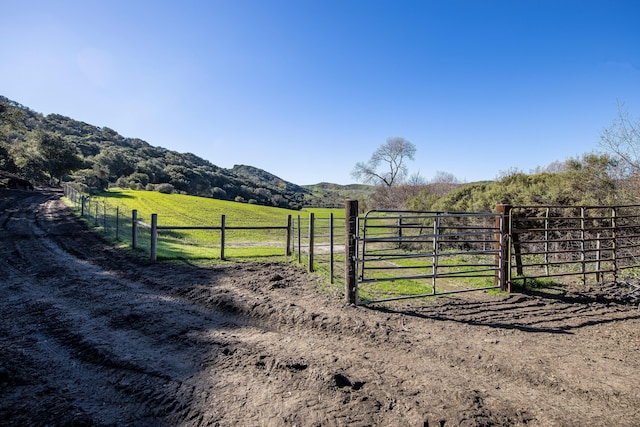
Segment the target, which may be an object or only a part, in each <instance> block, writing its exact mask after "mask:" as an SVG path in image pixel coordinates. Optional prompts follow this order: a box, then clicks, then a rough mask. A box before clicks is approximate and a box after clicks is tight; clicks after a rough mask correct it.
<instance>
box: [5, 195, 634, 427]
mask: <svg viewBox="0 0 640 427" xmlns="http://www.w3.org/2000/svg"><path fill="white" fill-rule="evenodd" d="M316 280H317V279H315V278H314V277H312V276H309V275H307V274H306V273H305V272H304V271H303V270H301V269H299V268H298V267H296V266H295V265H288V264H287V265H283V264H276V263H261V264H256V263H245V264H239V265H225V266H220V267H216V268H204V267H202V266H197V265H190V264H187V263H166V262H165V263H158V264H148V263H147V262H145V261H141V260H135V259H131V258H128V257H127V256H125V255H124V254H123V253H121V252H120V251H118V250H115V249H112V248H110V247H108V246H107V245H105V244H104V243H103V242H102V241H101V240H100V239H99V238H97V237H96V236H94V235H93V234H92V233H91V232H89V231H88V230H86V228H84V227H83V226H82V224H81V223H79V222H78V221H77V220H76V219H75V218H74V216H73V215H72V214H71V213H69V211H68V210H66V209H65V208H64V205H63V204H62V203H61V202H60V200H59V194H55V193H51V192H21V191H6V190H5V191H2V190H0V304H1V306H0V311H1V312H2V317H1V319H2V320H1V323H0V420H1V421H0V424H3V425H101V426H106V425H136V426H145V425H149V426H158V425H165V426H170V425H171V426H173V425H184V426H195V425H220V426H232V425H246V426H271V425H273V426H279V425H290V426H293V425H298V426H332V425H355V426H365V425H384V426H400V425H402V426H447V427H448V426H458V425H462V426H489V425H528V426H554V425H562V426H574V425H575V426H585V425H591V426H613V425H616V426H637V425H638V424H640V388H639V387H638V383H639V381H638V380H639V379H640V357H639V355H640V312H639V311H638V308H637V303H635V304H634V305H632V304H630V303H625V301H624V300H622V299H619V300H615V299H614V300H607V298H606V297H607V295H606V292H604V291H603V290H601V289H596V290H594V292H592V293H591V294H589V293H587V292H581V293H577V292H569V293H567V294H566V295H557V294H556V295H546V296H545V295H511V296H506V297H497V298H496V297H492V298H490V297H487V296H484V295H472V296H465V297H464V299H458V298H450V299H440V300H436V301H429V300H427V301H414V302H411V303H402V304H398V305H394V306H388V307H386V308H384V309H383V308H378V309H371V308H356V307H350V306H345V305H344V304H342V302H341V301H340V300H339V299H336V298H335V297H332V296H330V295H326V294H323V293H321V292H319V291H318V286H317V284H316ZM596 292H597V294H596ZM614 293H615V292H614ZM619 294H620V290H619V289H618V290H617V293H615V295H619Z"/></svg>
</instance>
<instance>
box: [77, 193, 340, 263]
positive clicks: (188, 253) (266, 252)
mask: <svg viewBox="0 0 640 427" xmlns="http://www.w3.org/2000/svg"><path fill="white" fill-rule="evenodd" d="M90 203H91V206H93V207H90V208H89V211H90V212H91V213H92V215H94V216H95V209H96V208H95V206H96V205H97V206H98V207H97V211H98V215H97V217H98V218H99V220H96V221H95V225H97V226H102V227H103V228H106V226H107V224H108V223H109V221H110V222H112V223H115V210H116V208H117V209H118V212H119V217H120V220H119V223H120V224H121V225H122V227H127V229H126V230H124V229H123V230H122V231H121V232H120V233H119V234H118V240H119V241H120V242H121V243H123V244H124V245H130V244H131V229H130V223H131V221H130V219H131V212H132V210H134V209H135V210H137V217H138V219H139V220H141V221H144V222H145V223H148V224H150V223H151V214H157V216H158V226H159V227H171V226H178V227H180V226H199V227H203V226H204V227H219V226H220V225H221V223H222V216H223V215H224V216H225V228H226V232H225V258H235V257H243V258H257V257H265V256H278V255H279V256H284V255H285V251H286V231H285V230H233V229H232V228H233V227H256V226H257V227H270V226H276V227H286V225H287V222H288V217H289V216H291V218H292V223H293V226H294V228H295V227H297V224H298V217H300V226H301V228H302V227H308V220H309V215H310V213H311V212H313V213H314V215H315V217H316V218H317V219H322V218H328V217H329V215H330V214H331V213H333V214H334V217H335V218H344V210H342V209H326V208H317V209H305V210H302V211H297V210H289V209H282V208H276V207H270V206H261V205H255V204H248V203H238V202H232V201H226V200H217V199H210V198H203V197H196V196H188V195H183V194H162V193H158V192H154V191H140V190H127V189H117V188H112V189H110V190H109V191H107V192H104V193H101V194H100V195H98V196H92V197H91V198H90ZM103 212H107V213H104V214H103ZM103 215H104V216H106V217H110V218H109V219H107V220H106V221H103ZM114 228H115V227H114V226H113V225H111V227H110V229H114ZM303 230H306V229H305V228H303ZM294 234H296V232H295V230H294ZM305 236H306V234H305ZM220 237H221V233H220V230H159V231H158V258H159V259H216V258H219V257H220V244H221V239H220ZM148 239H149V232H148V230H146V229H145V228H143V227H138V246H139V247H140V248H147V250H148V247H149V243H148Z"/></svg>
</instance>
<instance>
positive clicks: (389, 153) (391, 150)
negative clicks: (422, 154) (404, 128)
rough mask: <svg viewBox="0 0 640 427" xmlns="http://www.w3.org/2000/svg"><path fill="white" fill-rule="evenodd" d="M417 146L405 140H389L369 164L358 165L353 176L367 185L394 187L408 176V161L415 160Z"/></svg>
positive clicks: (377, 151) (360, 163)
mask: <svg viewBox="0 0 640 427" xmlns="http://www.w3.org/2000/svg"><path fill="white" fill-rule="evenodd" d="M415 153H416V146H415V145H414V144H413V143H411V142H409V141H407V140H406V139H404V138H400V137H394V138H387V142H385V143H384V144H382V145H381V146H380V147H379V148H378V149H377V150H376V151H375V152H374V153H373V154H372V155H371V158H370V159H369V161H368V162H367V163H364V162H358V163H356V165H355V167H354V168H353V171H352V172H351V176H352V177H353V178H354V179H356V180H358V181H362V182H364V183H367V184H375V185H383V186H385V187H393V186H394V185H396V184H400V183H402V181H403V180H404V178H405V176H406V175H407V166H406V164H405V161H406V160H413V157H414V155H415Z"/></svg>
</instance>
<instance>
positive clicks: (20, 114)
mask: <svg viewBox="0 0 640 427" xmlns="http://www.w3.org/2000/svg"><path fill="white" fill-rule="evenodd" d="M0 171H4V174H5V176H11V174H14V175H17V176H19V177H21V178H24V179H26V180H28V181H30V182H31V183H32V184H39V183H55V184H57V183H59V182H61V181H66V182H69V183H72V184H73V185H76V186H77V187H78V188H79V189H81V190H84V191H101V190H105V189H107V188H108V187H109V186H118V187H121V188H132V189H147V190H157V191H162V192H179V193H183V194H191V195H197V196H203V197H213V198H217V199H223V200H235V201H241V202H247V203H257V204H262V205H269V206H278V207H287V208H293V209H297V208H301V207H303V206H308V205H312V206H327V205H335V204H336V203H343V202H342V201H341V200H340V197H341V196H344V194H352V193H353V192H352V191H351V192H350V191H349V189H348V188H347V189H342V188H340V186H338V187H339V188H338V189H334V190H335V191H331V192H326V191H325V192H323V191H320V192H318V191H315V190H314V188H313V186H308V187H301V186H299V185H296V184H293V183H290V182H287V181H284V180H282V179H280V178H278V177H277V176H274V175H272V174H270V173H268V172H266V171H264V170H261V169H258V168H254V167H251V166H245V165H236V166H234V167H233V168H231V169H226V168H221V167H218V166H216V165H214V164H213V163H211V162H209V161H207V160H205V159H202V158H200V157H198V156H196V155H195V154H192V153H179V152H176V151H172V150H168V149H166V148H162V147H155V146H152V145H151V144H149V143H147V142H146V141H143V140H141V139H138V138H128V137H124V136H122V135H120V134H119V133H118V132H116V131H115V130H113V129H109V128H108V127H98V126H94V125H91V124H88V123H84V122H81V121H77V120H74V119H72V118H69V117H65V116H62V115H59V114H49V115H46V116H44V115H42V114H40V113H37V112H35V111H32V110H31V109H29V108H28V107H25V106H23V105H20V104H19V103H17V102H14V101H12V100H9V99H7V98H5V97H2V96H0ZM5 179H6V178H5ZM358 190H362V191H366V187H363V188H360V189H358ZM345 191H346V193H345Z"/></svg>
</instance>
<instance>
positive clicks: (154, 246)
mask: <svg viewBox="0 0 640 427" xmlns="http://www.w3.org/2000/svg"><path fill="white" fill-rule="evenodd" d="M157 251H158V214H151V249H150V252H151V261H156V260H157V259H158V253H157Z"/></svg>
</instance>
